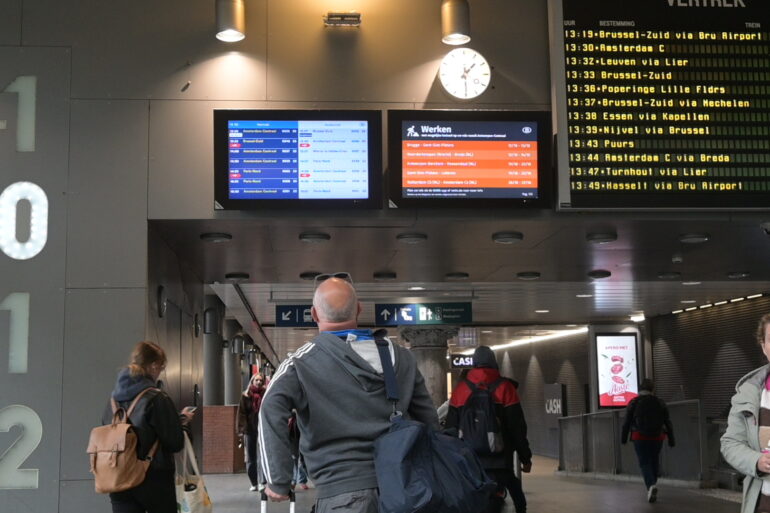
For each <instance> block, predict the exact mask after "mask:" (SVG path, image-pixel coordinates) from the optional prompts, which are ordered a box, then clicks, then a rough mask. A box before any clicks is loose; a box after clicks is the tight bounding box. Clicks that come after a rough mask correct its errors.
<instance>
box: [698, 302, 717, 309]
mask: <svg viewBox="0 0 770 513" xmlns="http://www.w3.org/2000/svg"><path fill="white" fill-rule="evenodd" d="M712 306H714V305H712V304H711V303H706V304H705V305H700V306H699V307H698V308H700V309H701V310H703V309H704V308H711V307H712Z"/></svg>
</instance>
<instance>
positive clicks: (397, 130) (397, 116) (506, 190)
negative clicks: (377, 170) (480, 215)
mask: <svg viewBox="0 0 770 513" xmlns="http://www.w3.org/2000/svg"><path fill="white" fill-rule="evenodd" d="M388 136H389V137H388V148H389V159H388V160H389V168H390V169H389V171H390V175H389V176H390V179H389V184H390V199H391V201H392V202H393V203H395V204H396V206H399V207H421V206H425V207H429V206H439V207H440V206H445V207H459V206H468V207H471V206H486V207H493V206H498V207H504V206H523V205H529V206H547V205H548V196H549V195H548V191H549V189H550V183H551V181H550V165H549V164H548V162H549V159H548V158H547V155H548V152H549V148H550V145H549V144H548V141H549V140H550V137H551V128H550V122H549V120H548V114H547V113H544V112H514V111H427V110H422V111H414V110H412V111H388Z"/></svg>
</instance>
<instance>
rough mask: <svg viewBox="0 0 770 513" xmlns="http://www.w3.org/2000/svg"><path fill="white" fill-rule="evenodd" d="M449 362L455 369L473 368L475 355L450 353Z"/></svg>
mask: <svg viewBox="0 0 770 513" xmlns="http://www.w3.org/2000/svg"><path fill="white" fill-rule="evenodd" d="M449 364H450V366H451V368H453V369H471V368H473V356H472V355H469V354H450V355H449Z"/></svg>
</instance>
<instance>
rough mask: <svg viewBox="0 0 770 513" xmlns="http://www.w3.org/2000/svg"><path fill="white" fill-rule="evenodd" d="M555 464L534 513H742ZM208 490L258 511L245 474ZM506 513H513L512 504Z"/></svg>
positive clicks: (221, 502) (231, 506) (545, 474)
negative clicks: (651, 493)
mask: <svg viewBox="0 0 770 513" xmlns="http://www.w3.org/2000/svg"><path fill="white" fill-rule="evenodd" d="M555 470H556V461H555V460H551V459H547V458H540V457H536V458H535V460H534V464H533V471H532V473H531V474H529V475H526V474H525V476H524V491H525V493H526V495H527V501H528V502H529V506H528V511H529V512H530V513H564V512H569V513H646V512H655V513H737V512H738V511H740V504H739V502H738V503H736V502H735V501H736V500H737V501H740V494H736V493H734V492H728V491H724V490H720V491H718V492H717V493H715V491H708V490H703V491H700V490H690V489H684V488H672V487H666V486H660V487H659V489H660V492H659V494H658V502H656V503H655V504H649V503H648V502H647V500H646V498H647V495H646V491H645V489H644V486H643V485H642V484H641V483H627V482H618V481H605V480H594V479H582V478H572V477H560V476H556V475H554V471H555ZM206 486H207V488H208V490H209V493H210V494H211V496H212V500H213V502H214V510H215V511H216V512H217V513H247V512H255V513H256V512H258V511H259V494H257V493H256V492H250V491H248V490H249V483H248V479H247V478H246V475H245V474H237V475H208V476H206ZM314 500H315V491H314V490H313V489H312V488H311V489H310V490H307V491H298V492H297V503H296V512H297V513H308V512H309V511H310V508H311V506H312V504H313V501H314ZM288 511H289V506H288V504H287V503H279V504H275V503H271V504H269V505H268V512H270V513H282V512H288ZM504 512H505V513H514V510H513V505H512V504H511V503H510V501H508V502H507V504H506V509H505V510H504Z"/></svg>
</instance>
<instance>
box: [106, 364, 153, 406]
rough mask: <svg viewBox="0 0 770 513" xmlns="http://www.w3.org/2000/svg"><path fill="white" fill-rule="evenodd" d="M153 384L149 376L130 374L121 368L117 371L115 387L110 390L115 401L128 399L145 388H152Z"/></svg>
mask: <svg viewBox="0 0 770 513" xmlns="http://www.w3.org/2000/svg"><path fill="white" fill-rule="evenodd" d="M154 386H156V384H155V382H154V381H153V380H152V378H150V377H149V376H145V375H140V376H132V375H131V373H130V372H129V370H128V369H122V370H121V371H120V373H118V379H117V381H116V382H115V388H114V389H113V390H112V397H113V398H114V399H115V400H116V401H117V402H121V401H130V400H131V399H133V398H134V397H136V396H137V395H138V394H139V392H141V391H142V390H144V389H145V388H152V387H154Z"/></svg>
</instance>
